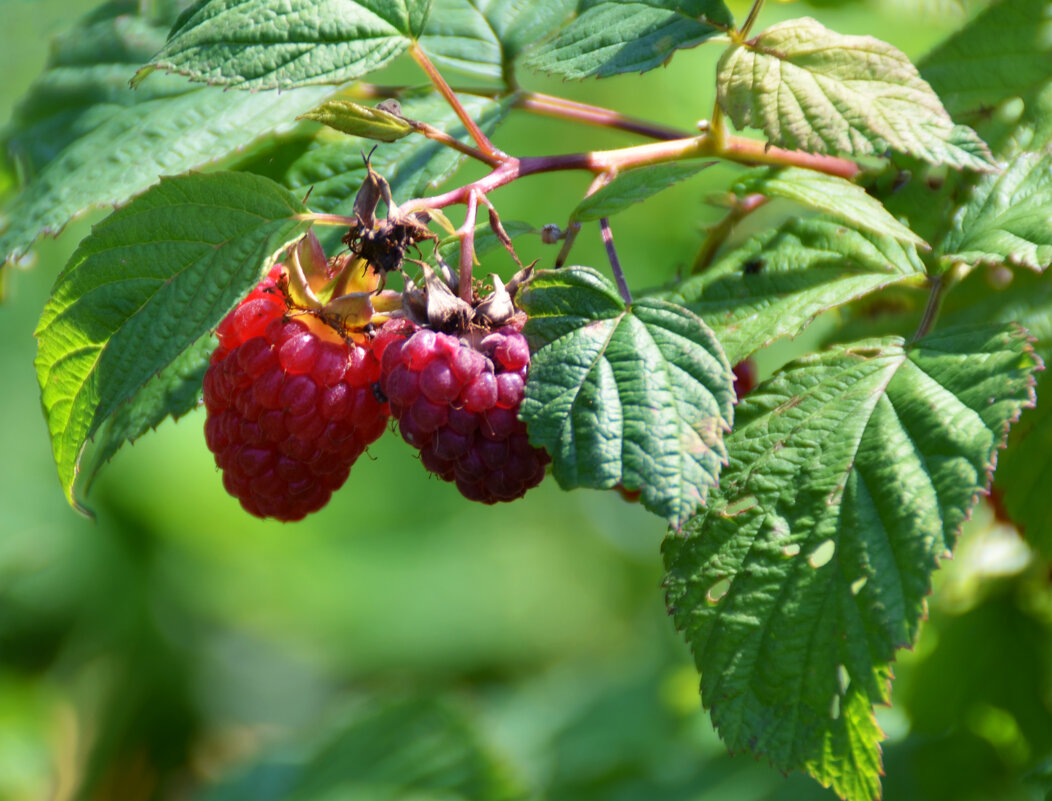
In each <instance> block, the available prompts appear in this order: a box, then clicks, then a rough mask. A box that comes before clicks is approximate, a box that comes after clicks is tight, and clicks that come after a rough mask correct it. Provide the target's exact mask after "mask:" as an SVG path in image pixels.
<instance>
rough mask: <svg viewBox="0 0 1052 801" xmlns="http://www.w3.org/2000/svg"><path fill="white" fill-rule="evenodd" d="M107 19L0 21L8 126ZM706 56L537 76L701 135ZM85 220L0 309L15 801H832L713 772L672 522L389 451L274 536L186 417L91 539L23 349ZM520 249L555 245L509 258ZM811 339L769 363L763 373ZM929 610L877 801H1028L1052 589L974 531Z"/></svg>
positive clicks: (3, 530)
mask: <svg viewBox="0 0 1052 801" xmlns="http://www.w3.org/2000/svg"><path fill="white" fill-rule="evenodd" d="M94 5H95V3H94V2H92V1H91V0H0V19H2V20H3V23H4V24H3V32H2V33H0V37H2V46H0V74H3V75H4V77H5V80H4V81H3V82H2V83H0V120H6V119H7V118H8V117H9V114H10V109H11V108H12V107H13V105H14V104H15V103H16V102H17V100H18V98H19V96H20V95H21V94H22V93H23V92H24V91H25V90H26V88H27V87H28V86H29V84H30V83H31V81H32V80H33V78H34V76H35V75H36V74H37V73H38V72H39V71H40V69H41V68H42V66H43V64H44V60H45V58H46V55H47V42H48V39H49V37H50V36H51V35H53V34H54V33H57V32H58V31H60V30H62V29H63V28H64V27H66V26H68V25H69V24H70V23H71V22H72V21H73V20H74V19H75V18H76V17H78V16H79V15H80V14H82V13H84V12H86V11H88V10H89V9H91V8H92V7H93V6H94ZM732 6H734V10H735V12H736V13H738V14H742V13H743V12H744V11H745V6H744V5H743V4H741V3H732ZM966 13H967V12H966V11H963V10H962V9H961V8H960V7H959V6H958V4H957V3H955V2H953V0H942V1H941V2H940V1H939V0H931V1H930V2H926V3H920V4H918V3H916V2H908V0H885V2H880V3H878V2H872V3H866V2H847V3H843V2H841V3H829V2H823V3H817V2H816V3H813V4H809V5H808V4H804V3H793V4H776V3H771V4H769V6H768V8H767V9H766V10H765V13H764V15H763V16H762V17H761V21H760V24H761V25H764V24H770V23H772V22H774V21H777V20H778V19H782V18H786V17H789V16H797V15H800V14H811V15H815V16H818V17H819V18H820V19H821V20H822V21H823V22H824V23H825V24H826V25H828V26H829V27H832V28H834V29H836V30H838V31H841V32H844V33H870V34H873V35H876V36H880V37H882V38H885V39H887V40H889V41H891V42H893V43H895V44H896V45H898V46H899V47H901V48H903V49H904V50H906V51H907V52H908V53H909V54H910V55H911V56H914V57H916V56H918V55H920V54H922V53H923V52H924V50H925V49H926V48H927V47H929V46H930V45H931V44H932V43H933V42H935V41H937V40H938V39H939V38H940V37H942V36H943V35H945V34H946V33H947V32H948V31H950V30H952V29H953V28H954V27H956V26H957V25H959V24H961V23H962V22H963V20H964V19H965V18H966V17H965V15H966ZM717 57H718V48H716V47H713V48H711V49H706V48H704V47H703V48H700V49H697V50H694V51H689V52H685V53H680V54H678V55H677V56H676V58H675V59H674V60H673V62H672V64H671V65H670V66H669V67H668V68H666V69H661V70H656V71H654V72H651V73H648V74H647V75H645V76H643V77H642V78H638V77H635V76H632V77H625V78H619V79H610V80H606V81H602V82H594V81H593V82H588V83H586V84H562V83H560V82H557V81H551V80H544V79H539V78H536V77H535V76H522V78H523V80H524V83H525V84H526V86H527V87H528V88H532V89H537V90H540V91H548V92H552V93H556V94H565V95H567V96H570V97H573V98H575V99H581V100H585V101H589V102H595V103H599V104H602V105H607V106H611V107H615V108H617V109H619V110H622V111H624V112H626V113H630V114H636V115H639V116H642V117H646V118H649V119H653V120H659V121H661V122H663V123H665V124H667V125H673V126H679V127H682V128H683V129H684V130H686V131H689V130H691V128H692V127H693V125H694V123H695V122H696V120H698V119H700V118H704V117H707V116H708V115H709V113H710V111H711V107H712V94H713V93H712V88H711V87H712V81H713V77H712V76H713V65H714V63H715V59H716V58H717ZM407 69H408V67H406V66H404V65H403V66H399V67H396V68H394V71H395V72H396V73H397V71H398V70H402V71H403V73H402V74H405V70H407ZM633 141H637V140H634V139H633V138H632V137H630V136H628V135H622V134H616V133H612V132H608V131H602V130H596V129H589V128H581V127H575V126H572V125H570V124H567V123H563V122H557V121H552V120H547V119H542V118H537V117H528V116H525V115H518V116H513V118H512V119H511V120H510V121H508V122H507V123H506V124H505V125H504V127H503V128H501V129H500V130H499V132H498V135H497V137H496V142H497V144H498V145H499V146H500V147H502V148H504V149H505V150H507V151H509V152H511V153H514V154H517V155H530V154H541V153H548V152H555V151H563V152H567V151H572V150H582V149H595V148H603V147H613V146H621V145H627V144H631V143H632V142H633ZM477 174H479V173H478V171H477V170H474V169H472V168H471V167H469V168H468V169H467V170H466V171H465V172H463V173H462V174H461V178H463V177H474V176H475V175H477ZM734 174H735V169H734V168H731V167H717V168H714V169H711V170H708V171H707V172H705V173H703V174H702V175H701V176H700V178H699V179H698V180H695V181H693V182H690V183H687V184H681V185H678V186H676V187H675V188H673V189H671V190H669V191H667V192H665V193H664V194H662V195H660V196H658V197H657V198H656V199H654V200H653V201H651V202H649V203H647V204H644V205H643V206H640V207H636V208H634V209H632V210H630V211H628V212H626V213H624V214H623V215H621V216H620V217H619V218H618V219H617V220H616V221H615V227H614V232H615V237H616V240H617V244H618V247H619V250H620V253H621V258H622V261H623V262H624V264H625V266H626V271H627V272H628V276H629V280H630V282H631V283H632V285H633V286H636V287H645V286H650V285H654V284H659V283H662V282H664V281H666V280H668V278H669V277H671V276H672V275H674V274H675V273H676V271H677V270H682V269H686V268H688V267H689V264H690V262H691V259H692V257H693V254H694V251H695V250H696V248H697V246H698V244H699V242H700V237H701V227H702V226H704V225H705V224H707V223H710V222H712V221H713V220H714V219H716V217H717V214H718V212H717V211H715V210H714V209H712V208H710V207H709V206H706V205H705V204H704V202H703V201H704V198H705V197H706V195H708V194H710V193H712V192H715V191H719V190H720V189H722V188H723V187H724V186H725V185H726V182H727V180H728V179H729V178H730V177H731V176H733V175H734ZM454 180H460V179H454ZM586 186H587V177H585V176H583V175H544V176H537V177H535V178H531V179H530V180H528V181H523V182H521V183H520V184H518V185H514V186H511V187H507V188H505V189H502V190H500V191H499V192H498V193H494V195H493V197H492V199H493V200H494V202H496V203H497V204H498V207H499V208H500V210H501V212H502V215H503V216H504V217H505V219H522V220H527V221H529V222H531V223H533V224H535V225H538V226H539V225H541V224H543V223H547V222H555V223H564V222H565V219H566V216H567V214H568V213H569V211H570V210H571V209H572V208H573V206H574V205H575V204H576V202H577V200H578V199H579V198H580V196H581V193H582V192H583V191H584V189H585V188H586ZM3 189H5V187H4V184H3V183H2V179H0V190H3ZM6 189H7V190H8V191H10V186H9V185H8V186H7V187H6ZM538 213H540V214H543V215H544V216H542V217H538V216H537V215H538ZM91 219H99V215H96V216H95V217H93V218H90V219H88V220H84V221H80V222H78V223H77V224H74V225H72V226H70V228H69V229H68V230H67V231H66V232H65V233H64V234H63V235H62V236H61V237H60V238H59V239H58V240H57V241H55V240H48V241H45V242H43V243H41V244H40V246H39V247H38V250H37V254H38V255H37V259H36V264H35V267H34V268H33V269H32V270H28V271H19V272H16V273H12V274H10V275H9V276H8V277H7V281H8V286H7V289H8V297H7V300H6V302H5V303H4V305H3V306H2V307H0V341H2V342H3V347H2V348H0V370H2V375H3V376H4V380H3V392H2V395H0V404H2V406H0V411H2V413H0V443H2V451H0V455H2V458H0V800H2V801H6V800H7V799H10V800H11V801H28V800H30V799H34V800H35V799H73V798H92V799H106V800H107V801H109V800H110V799H112V800H113V801H135V800H136V799H148V798H165V799H198V798H200V799H213V800H216V801H219V800H222V801H234V800H235V799H238V800H240V799H244V800H245V801H249V800H250V799H251V801H260V800H266V799H273V800H274V801H277V799H286V798H289V799H292V798H295V799H301V800H305V799H311V800H312V801H313V800H316V799H326V801H329V800H335V799H341V800H342V799H359V798H360V799H386V798H392V799H394V798H399V799H410V798H412V799H456V798H466V799H483V798H505V797H507V798H515V797H528V798H548V799H552V800H553V801H562V800H563V799H565V800H566V801H571V800H572V801H578V800H581V801H588V800H589V799H596V800H597V801H598V799H611V800H612V801H647V800H650V799H653V800H655V801H666V800H667V801H702V799H720V800H721V801H752V800H753V799H785V800H787V799H812V798H815V799H817V798H831V797H832V796H831V795H830V794H828V793H826V792H824V791H822V790H821V789H820V788H818V787H817V785H815V784H814V783H813V782H811V781H810V780H809V779H807V778H805V777H803V776H791V777H789V778H785V777H783V776H782V775H781V774H779V773H778V772H776V771H774V770H773V769H771V768H769V767H768V766H767V765H765V764H764V763H763V762H760V761H757V760H755V759H754V758H752V757H750V756H748V755H741V756H730V755H728V754H727V753H726V752H725V750H724V748H723V747H722V745H721V744H720V743H719V740H718V738H717V737H716V735H715V734H714V733H713V732H712V730H711V727H710V725H709V723H708V720H707V717H706V716H705V715H704V714H703V713H702V712H701V711H700V710H699V703H698V699H697V692H696V686H697V677H696V674H695V672H694V669H693V667H692V664H691V662H690V659H689V655H688V653H687V649H686V647H685V646H684V645H683V643H682V642H681V641H680V640H679V638H678V636H677V635H676V634H675V632H674V631H673V630H672V626H671V624H670V623H669V621H668V619H667V617H666V615H665V610H664V606H663V598H662V591H661V589H660V582H661V573H662V571H661V563H660V555H659V544H660V540H661V538H662V536H663V534H664V529H663V526H662V525H661V523H660V521H658V520H657V519H656V518H653V517H651V516H649V515H648V514H646V513H645V512H644V511H643V510H642V509H641V508H639V507H638V506H636V505H632V504H628V503H626V502H624V501H623V500H622V499H621V498H620V497H619V496H618V495H616V494H615V493H597V492H575V493H569V494H567V493H562V492H560V491H559V490H558V489H557V487H556V486H555V484H554V482H553V481H551V480H550V479H549V480H548V481H546V482H545V483H544V484H543V485H542V486H541V487H540V488H539V489H537V490H534V491H532V492H531V493H530V494H529V495H528V496H527V497H526V499H525V500H523V501H520V502H518V503H516V504H514V505H513V506H502V507H499V508H481V507H477V506H473V505H471V504H468V503H466V502H464V501H462V500H461V498H460V496H459V495H458V494H457V493H456V491H455V489H454V488H453V487H452V486H451V485H447V484H443V483H442V482H440V481H437V480H429V479H428V477H427V475H426V474H425V472H424V470H423V469H422V468H421V466H420V465H419V463H418V461H417V460H416V459H415V458H414V457H413V454H412V452H411V451H410V449H409V448H408V447H407V446H405V445H404V444H403V443H402V442H401V441H400V440H399V439H398V438H397V437H394V436H387V437H385V438H384V439H383V440H382V441H381V442H379V443H377V444H376V446H374V447H373V448H371V449H370V453H369V455H368V457H367V458H363V459H362V460H361V461H360V462H359V463H358V464H357V465H356V466H355V468H354V470H353V471H352V475H351V478H350V480H349V482H348V484H347V485H346V486H345V488H344V489H343V490H342V491H341V492H339V493H338V494H337V495H336V497H335V498H334V500H333V502H332V503H331V504H330V505H329V506H328V507H327V508H326V509H325V510H324V511H322V512H321V513H319V514H317V515H314V516H313V517H311V518H309V519H308V520H306V521H304V522H302V523H299V524H295V525H281V524H274V523H264V522H260V521H258V520H255V519H254V518H251V517H249V516H247V515H246V514H244V513H243V512H242V511H241V509H240V508H239V506H238V505H237V503H236V502H235V501H234V500H232V499H231V498H229V497H228V496H227V495H226V494H225V493H224V491H223V489H222V487H221V484H220V480H219V475H218V473H217V472H216V470H215V468H214V466H213V463H212V459H211V455H210V454H209V453H208V451H207V449H206V448H205V445H204V439H203V436H202V430H201V429H202V425H203V413H202V412H197V413H194V414H191V415H189V416H188V417H186V418H184V419H183V420H181V421H180V422H178V423H171V422H168V423H165V424H164V425H162V426H161V427H160V429H159V430H158V431H157V432H155V433H153V434H150V435H149V436H147V437H145V438H143V439H142V440H141V441H139V442H137V443H135V445H134V446H133V447H126V448H125V449H124V450H123V451H122V452H121V453H119V454H118V456H117V457H116V458H115V459H114V461H113V463H112V464H111V465H110V467H109V468H108V469H107V470H105V471H104V472H103V473H102V476H101V477H100V479H99V480H98V482H97V484H96V486H95V487H94V489H93V493H92V495H91V496H90V498H89V500H90V502H91V503H92V505H93V508H94V510H95V511H96V513H97V519H96V520H95V521H94V522H92V521H89V520H86V519H83V518H81V517H79V516H78V515H77V514H76V513H74V512H73V511H72V510H71V509H70V508H68V507H67V506H66V504H65V502H64V500H63V496H62V492H61V490H60V487H59V484H58V480H57V478H56V475H55V469H54V466H53V464H52V462H51V454H50V448H49V444H48V438H47V432H46V428H45V425H44V421H43V418H42V415H41V413H40V408H39V390H38V387H37V383H36V378H35V375H34V371H33V357H34V354H35V345H34V342H33V337H32V332H33V329H34V327H35V324H36V320H37V317H38V315H39V313H40V310H41V308H42V307H43V304H44V302H45V300H46V298H47V294H48V290H49V287H50V284H51V282H52V281H53V280H54V277H55V275H56V274H57V272H58V271H59V269H60V268H61V267H62V265H63V264H64V263H65V260H66V259H67V258H68V256H69V254H70V253H71V251H72V249H73V248H74V247H75V245H76V243H77V241H78V240H79V238H80V237H82V236H83V235H84V234H85V233H86V232H87V230H88V225H89V224H90V221H91ZM601 253H602V251H601V247H600V244H599V238H598V232H597V231H596V230H592V229H586V230H585V231H584V232H583V233H582V236H581V240H580V242H579V245H578V247H577V249H576V250H575V255H574V259H573V260H574V261H576V262H580V263H590V264H594V265H595V266H597V267H600V268H605V259H604V258H603V257H602V255H601ZM522 255H523V256H524V257H525V258H530V259H532V258H535V257H536V258H541V259H542V260H547V261H548V262H550V260H551V259H552V258H553V257H554V251H553V250H552V249H550V248H545V247H544V246H542V245H540V244H539V242H537V241H529V240H524V241H523V242H522ZM507 266H508V265H504V267H507ZM814 340H815V337H814V336H811V337H807V336H805V337H803V338H801V340H800V341H798V342H795V343H788V344H780V345H778V346H776V347H775V348H772V349H771V351H770V352H769V353H767V354H764V355H763V356H762V357H761V360H760V366H761V370H762V371H769V370H770V369H772V368H773V367H774V366H776V365H777V364H778V363H779V362H781V361H784V360H785V359H786V358H789V357H791V356H792V355H793V354H794V353H797V352H800V351H802V350H803V349H806V348H808V347H810V346H812V345H813V342H814ZM930 617H931V619H930V621H929V622H928V624H927V625H926V626H925V628H924V631H923V635H922V637H921V640H920V642H919V644H918V645H917V647H916V648H915V649H914V650H913V651H910V652H903V653H902V655H901V660H900V663H899V664H898V665H897V668H896V673H897V675H898V679H897V681H896V684H895V688H894V698H895V705H894V707H893V708H892V709H887V710H880V711H879V713H878V717H879V718H880V720H881V722H882V724H883V725H884V727H885V730H886V732H887V734H888V738H889V739H888V742H887V743H886V748H885V770H886V772H887V779H886V781H885V797H886V798H889V799H894V800H895V801H899V799H918V800H921V799H923V801H937V800H938V799H947V800H949V799H954V800H955V801H967V800H968V799H990V800H991V801H993V800H994V799H997V800H1001V799H1007V800H1009V801H1011V800H1012V799H1031V798H1043V797H1045V796H1044V793H1045V792H1046V790H1047V788H1048V787H1050V786H1052V782H1050V776H1052V762H1049V761H1048V759H1047V755H1048V754H1049V752H1050V750H1052V720H1050V718H1049V714H1048V709H1049V708H1050V707H1052V652H1050V647H1049V646H1050V642H1052V640H1050V637H1049V634H1050V632H1052V596H1050V592H1049V566H1048V565H1047V564H1042V563H1040V562H1038V561H1037V560H1036V558H1035V557H1034V556H1033V555H1032V554H1031V553H1030V552H1029V551H1028V549H1027V548H1026V547H1025V546H1024V545H1023V544H1022V542H1021V540H1020V539H1019V538H1018V536H1017V534H1016V533H1015V531H1014V530H1012V529H1009V528H1005V527H1003V526H998V525H997V524H995V523H994V522H993V521H992V519H991V515H990V514H989V512H988V510H987V509H986V507H985V506H982V507H980V509H979V512H978V513H977V515H976V520H975V521H973V523H971V524H969V526H968V528H967V530H966V532H965V535H964V537H963V539H962V543H961V546H960V549H959V552H958V555H957V558H955V559H954V560H953V561H952V562H950V563H948V564H947V565H946V566H945V568H944V569H943V570H942V571H940V574H939V575H938V577H937V592H936V595H935V597H934V600H933V602H932V608H931V616H930Z"/></svg>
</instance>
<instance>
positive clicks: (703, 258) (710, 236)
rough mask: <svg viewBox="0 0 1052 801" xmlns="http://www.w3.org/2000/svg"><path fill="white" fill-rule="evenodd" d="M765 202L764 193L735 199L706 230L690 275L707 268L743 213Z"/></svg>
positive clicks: (751, 210) (745, 213)
mask: <svg viewBox="0 0 1052 801" xmlns="http://www.w3.org/2000/svg"><path fill="white" fill-rule="evenodd" d="M766 202H767V198H766V197H765V196H764V195H746V196H745V197H743V198H742V199H741V200H739V201H737V202H736V203H735V204H734V206H732V207H731V210H730V211H729V212H727V214H726V215H725V216H724V218H723V219H722V220H720V221H719V222H718V223H716V224H715V225H714V226H712V227H711V228H710V229H709V230H708V233H707V234H706V236H705V241H704V242H702V244H701V249H700V250H699V251H698V255H697V256H695V257H694V266H693V267H692V268H691V271H690V272H691V275H697V274H698V273H701V272H704V271H705V270H707V269H708V267H709V265H710V264H712V260H713V259H714V258H715V256H716V253H717V252H718V251H719V249H720V247H721V246H722V245H723V243H724V241H725V240H726V239H727V236H728V235H729V234H730V232H731V231H732V230H733V229H734V226H736V225H737V224H738V223H739V222H741V220H742V218H743V217H745V215H747V214H749V213H751V212H753V211H755V210H756V209H758V208H759V207H760V206H762V205H763V204H764V203H766Z"/></svg>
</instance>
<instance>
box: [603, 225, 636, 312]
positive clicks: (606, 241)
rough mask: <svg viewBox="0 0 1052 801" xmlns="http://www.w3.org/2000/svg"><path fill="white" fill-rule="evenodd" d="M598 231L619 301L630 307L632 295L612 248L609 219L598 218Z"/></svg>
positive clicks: (612, 237)
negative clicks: (619, 295) (600, 233)
mask: <svg viewBox="0 0 1052 801" xmlns="http://www.w3.org/2000/svg"><path fill="white" fill-rule="evenodd" d="M599 230H600V231H602V234H603V246H604V247H605V248H606V255H607V258H609V259H610V270H611V271H612V272H613V274H614V280H615V281H617V291H618V292H620V293H621V300H623V301H624V302H625V305H626V306H630V305H632V293H631V292H629V290H628V282H627V281H625V272H624V270H622V269H621V260H620V259H619V258H618V257H617V249H616V248H615V247H614V232H613V231H611V230H610V218H609V217H600V218H599Z"/></svg>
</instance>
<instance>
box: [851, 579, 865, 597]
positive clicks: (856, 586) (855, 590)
mask: <svg viewBox="0 0 1052 801" xmlns="http://www.w3.org/2000/svg"><path fill="white" fill-rule="evenodd" d="M867 581H869V578H868V577H867V576H863V577H862V578H857V579H855V580H854V581H852V582H851V594H852V595H858V594H859V593H860V592H861V591H862V588H863V587H865V586H866V582H867Z"/></svg>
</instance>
